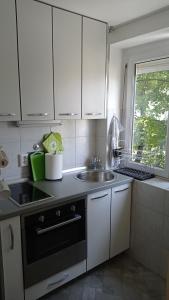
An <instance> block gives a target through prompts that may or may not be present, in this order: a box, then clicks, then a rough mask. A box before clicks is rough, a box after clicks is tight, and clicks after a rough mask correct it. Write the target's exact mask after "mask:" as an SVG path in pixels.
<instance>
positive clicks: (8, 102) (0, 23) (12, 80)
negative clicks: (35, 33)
mask: <svg viewBox="0 0 169 300" xmlns="http://www.w3.org/2000/svg"><path fill="white" fill-rule="evenodd" d="M0 41H1V42H0V121H15V120H20V98H19V79H18V61H17V35H16V15H15V1H13V0H1V1H0Z"/></svg>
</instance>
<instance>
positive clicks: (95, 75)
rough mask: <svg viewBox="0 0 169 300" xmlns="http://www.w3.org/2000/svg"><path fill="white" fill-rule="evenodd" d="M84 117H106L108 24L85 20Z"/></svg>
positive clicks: (83, 66)
mask: <svg viewBox="0 0 169 300" xmlns="http://www.w3.org/2000/svg"><path fill="white" fill-rule="evenodd" d="M82 64H83V65H82V69H83V72H82V73H83V75H82V117H83V119H101V118H105V117H106V111H105V110H106V108H105V98H106V24H105V23H102V22H99V21H95V20H92V19H88V18H85V17H84V18H83V63H82Z"/></svg>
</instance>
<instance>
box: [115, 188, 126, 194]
mask: <svg viewBox="0 0 169 300" xmlns="http://www.w3.org/2000/svg"><path fill="white" fill-rule="evenodd" d="M128 189H129V188H125V189H123V190H119V191H115V193H120V192H124V191H126V190H128Z"/></svg>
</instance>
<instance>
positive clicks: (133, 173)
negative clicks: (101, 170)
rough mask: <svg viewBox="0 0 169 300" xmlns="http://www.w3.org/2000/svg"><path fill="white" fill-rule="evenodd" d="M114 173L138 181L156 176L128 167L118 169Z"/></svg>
mask: <svg viewBox="0 0 169 300" xmlns="http://www.w3.org/2000/svg"><path fill="white" fill-rule="evenodd" d="M114 172H116V173H120V174H123V175H127V176H130V177H133V178H135V179H138V180H146V179H150V178H153V177H155V175H154V174H152V173H149V172H145V171H140V170H136V169H132V168H127V167H126V168H120V169H116V170H114Z"/></svg>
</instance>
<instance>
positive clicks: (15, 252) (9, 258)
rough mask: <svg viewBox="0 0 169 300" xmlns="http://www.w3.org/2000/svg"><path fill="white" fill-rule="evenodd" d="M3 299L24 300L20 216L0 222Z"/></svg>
mask: <svg viewBox="0 0 169 300" xmlns="http://www.w3.org/2000/svg"><path fill="white" fill-rule="evenodd" d="M0 234H1V247H2V264H3V273H4V294H5V300H14V299H17V300H24V288H23V275H22V252H21V234H20V218H19V217H15V218H11V219H8V220H5V221H2V222H0Z"/></svg>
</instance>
